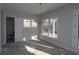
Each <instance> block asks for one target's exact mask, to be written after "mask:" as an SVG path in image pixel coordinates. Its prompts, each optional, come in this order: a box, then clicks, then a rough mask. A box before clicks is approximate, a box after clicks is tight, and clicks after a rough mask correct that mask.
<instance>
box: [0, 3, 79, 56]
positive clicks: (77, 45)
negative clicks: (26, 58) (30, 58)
mask: <svg viewBox="0 0 79 59" xmlns="http://www.w3.org/2000/svg"><path fill="white" fill-rule="evenodd" d="M78 18H79V3H0V55H78V54H79V23H78V22H79V21H78V20H79V19H78Z"/></svg>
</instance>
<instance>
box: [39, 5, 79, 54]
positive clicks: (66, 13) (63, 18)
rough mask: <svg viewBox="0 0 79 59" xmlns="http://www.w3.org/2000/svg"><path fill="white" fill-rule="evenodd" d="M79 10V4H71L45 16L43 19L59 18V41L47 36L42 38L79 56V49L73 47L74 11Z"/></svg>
mask: <svg viewBox="0 0 79 59" xmlns="http://www.w3.org/2000/svg"><path fill="white" fill-rule="evenodd" d="M78 8H79V4H69V5H66V6H64V7H61V8H58V9H55V10H53V11H51V12H49V13H46V14H43V15H42V19H44V18H50V17H51V16H55V17H57V18H58V39H54V38H48V37H45V36H40V38H41V39H44V40H47V41H49V42H51V43H54V44H56V45H59V46H61V47H63V48H66V49H69V50H70V51H74V52H76V53H78V54H79V49H78V48H74V47H72V30H73V27H72V26H73V11H74V10H75V9H78ZM40 30H41V29H40Z"/></svg>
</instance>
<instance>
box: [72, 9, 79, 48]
mask: <svg viewBox="0 0 79 59" xmlns="http://www.w3.org/2000/svg"><path fill="white" fill-rule="evenodd" d="M78 15H79V9H75V10H74V11H73V27H72V28H73V31H72V47H74V48H79V45H78V44H79V42H78V41H79V38H78Z"/></svg>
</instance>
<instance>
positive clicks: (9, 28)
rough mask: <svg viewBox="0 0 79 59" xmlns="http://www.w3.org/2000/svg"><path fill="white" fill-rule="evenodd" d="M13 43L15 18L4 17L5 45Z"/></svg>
mask: <svg viewBox="0 0 79 59" xmlns="http://www.w3.org/2000/svg"><path fill="white" fill-rule="evenodd" d="M12 42H15V18H14V17H6V43H12Z"/></svg>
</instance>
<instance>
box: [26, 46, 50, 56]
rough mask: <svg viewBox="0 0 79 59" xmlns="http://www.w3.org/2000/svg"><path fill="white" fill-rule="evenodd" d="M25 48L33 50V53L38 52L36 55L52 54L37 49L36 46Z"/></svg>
mask: <svg viewBox="0 0 79 59" xmlns="http://www.w3.org/2000/svg"><path fill="white" fill-rule="evenodd" d="M25 48H26V49H27V50H28V51H29V52H31V53H33V54H36V55H50V54H48V53H46V52H43V51H40V50H37V49H35V48H33V47H29V46H25Z"/></svg>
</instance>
